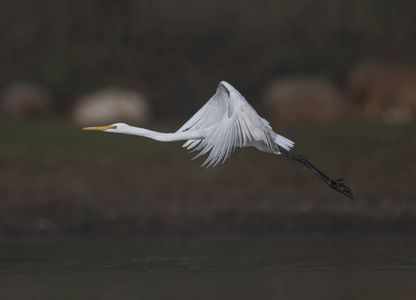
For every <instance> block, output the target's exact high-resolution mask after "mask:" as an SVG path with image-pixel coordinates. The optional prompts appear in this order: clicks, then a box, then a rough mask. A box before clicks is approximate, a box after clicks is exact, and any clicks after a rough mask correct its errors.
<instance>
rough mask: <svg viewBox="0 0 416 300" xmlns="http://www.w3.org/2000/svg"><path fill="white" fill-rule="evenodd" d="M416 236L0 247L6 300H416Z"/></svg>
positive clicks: (34, 241)
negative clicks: (415, 298)
mask: <svg viewBox="0 0 416 300" xmlns="http://www.w3.org/2000/svg"><path fill="white" fill-rule="evenodd" d="M415 237H416V236H413V235H406V234H389V235H378V236H373V235H370V234H368V235H361V236H354V235H341V236H340V235H337V236H330V235H325V234H286V235H260V236H259V235H216V236H214V235H212V236H203V237H196V236H161V235H155V236H135V237H131V236H130V237H125V238H120V237H118V238H115V237H100V238H94V237H85V236H83V237H73V236H72V237H48V238H33V237H32V238H30V237H26V238H22V239H10V238H9V239H6V238H3V239H2V240H1V241H0V298H1V299H335V298H337V299H414V297H415V296H414V295H416V251H415V250H416V239H415Z"/></svg>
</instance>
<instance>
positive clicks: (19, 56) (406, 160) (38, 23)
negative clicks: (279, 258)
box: [0, 0, 416, 234]
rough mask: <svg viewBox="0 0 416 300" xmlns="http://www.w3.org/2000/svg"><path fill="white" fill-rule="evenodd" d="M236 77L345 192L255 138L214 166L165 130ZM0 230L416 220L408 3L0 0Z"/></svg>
mask: <svg viewBox="0 0 416 300" xmlns="http://www.w3.org/2000/svg"><path fill="white" fill-rule="evenodd" d="M221 80H226V81H228V82H230V83H231V84H232V85H234V86H235V87H236V88H237V89H238V90H239V91H240V92H241V93H242V94H243V95H244V96H245V97H246V98H247V100H248V101H249V102H250V103H251V104H252V105H253V106H254V107H255V109H256V110H257V111H258V112H259V113H260V114H261V115H262V116H263V117H264V118H266V119H267V120H269V121H270V122H271V125H272V126H273V128H274V129H275V131H276V132H278V133H279V134H281V135H283V136H285V137H288V138H290V139H292V140H294V141H295V142H296V145H295V148H294V149H293V152H294V153H297V154H301V155H304V156H306V157H307V158H308V159H309V160H310V161H311V162H312V163H313V164H315V165H316V166H317V167H318V168H320V169H322V170H323V171H324V173H326V174H327V175H328V176H330V177H331V178H338V177H345V178H346V180H347V183H348V185H349V186H350V187H351V189H352V190H353V192H354V194H355V200H354V201H351V200H349V199H348V198H346V197H344V196H342V195H341V194H338V193H336V192H334V191H333V190H331V189H330V188H328V187H327V186H326V185H325V184H324V183H323V182H321V181H320V180H319V178H317V177H316V176H314V175H313V174H312V173H311V172H310V171H309V170H307V169H306V168H304V167H303V166H301V165H300V164H298V163H295V162H292V161H287V160H285V159H283V158H280V157H275V156H272V155H269V154H266V153H261V152H259V151H257V150H255V149H243V150H240V149H237V150H236V151H235V153H234V154H233V155H232V156H231V158H230V159H229V160H228V161H227V162H226V163H225V164H224V165H220V166H218V167H216V168H213V169H203V168H200V164H201V163H202V162H203V160H202V159H199V160H196V161H190V158H192V154H191V155H190V154H187V153H186V150H184V149H182V148H181V143H172V144H166V143H158V142H155V141H152V140H147V139H144V138H138V137H129V136H120V135H110V134H102V133H97V132H83V131H82V130H81V128H82V127H83V126H85V125H106V124H110V123H113V122H126V123H129V124H132V125H138V126H143V127H148V128H151V129H154V130H160V131H166V132H173V131H176V130H177V129H178V128H179V127H180V126H181V125H182V124H183V123H184V122H185V121H186V120H187V119H188V118H190V117H191V116H192V114H193V113H194V112H195V111H196V110H197V109H199V107H201V106H202V105H203V104H204V103H205V102H206V101H207V100H208V99H209V98H210V97H211V96H212V95H213V94H214V93H215V91H216V87H217V85H218V83H219V82H220V81H221ZM0 118H1V122H0V141H1V142H0V233H1V234H42V233H143V232H144V233H148V232H174V233H178V232H198V233H199V232H217V231H226V232H228V231H231V232H239V231H250V232H282V231H325V232H338V231H397V230H400V231H413V230H415V229H416V221H415V220H416V219H415V217H416V205H415V202H414V199H415V197H416V187H415V184H414V180H415V179H416V171H415V170H416V162H415V159H414V156H413V155H414V149H415V147H416V137H415V134H414V132H415V129H416V125H415V118H416V9H415V6H414V3H413V1H410V0H399V1H394V2H392V1H374V0H360V1H358V0H352V1H341V0H325V1H318V0H305V1H289V0H282V1H268V0H264V1H245V0H243V1H241V0H239V1H236V0H230V1H226V0H225V1H224V0H221V1H218V0H212V1H204V0H196V1H160V0H154V1H131V0H130V1H128V0H119V1H88V0H87V1H86V0H83V1H78V0H56V1H31V0H20V1H9V0H3V1H1V2H0Z"/></svg>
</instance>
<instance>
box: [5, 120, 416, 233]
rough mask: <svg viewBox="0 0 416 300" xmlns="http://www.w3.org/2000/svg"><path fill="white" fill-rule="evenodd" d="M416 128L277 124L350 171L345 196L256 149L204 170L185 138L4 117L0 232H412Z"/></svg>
mask: <svg viewBox="0 0 416 300" xmlns="http://www.w3.org/2000/svg"><path fill="white" fill-rule="evenodd" d="M178 125H179V123H178V124H177V125H173V126H172V125H171V124H170V125H169V126H167V125H159V126H152V127H153V128H155V127H156V129H159V130H162V131H173V130H174V129H175V128H176V127H178ZM415 129H416V127H415V125H406V126H393V127H391V126H385V125H379V124H335V125H312V126H311V125H310V126H297V127H286V128H281V129H280V130H279V129H277V130H276V131H278V132H279V133H281V134H282V135H284V136H286V137H288V138H291V139H293V140H294V141H295V142H296V145H295V148H294V150H293V152H294V153H297V154H301V155H304V156H306V157H307V158H308V159H309V160H310V161H311V162H312V163H314V164H315V165H316V166H318V167H319V168H321V169H322V170H323V171H324V172H325V173H327V175H328V176H330V177H333V178H337V177H345V178H346V180H347V183H348V184H349V185H350V187H351V189H352V190H353V192H354V194H355V200H354V201H351V200H349V199H348V198H347V197H345V196H343V195H341V194H338V193H336V192H334V191H333V190H331V189H330V188H328V187H327V186H326V185H325V184H324V183H323V182H321V181H320V180H319V178H317V177H316V176H314V175H313V174H312V173H311V172H310V171H309V170H307V169H306V168H305V167H303V166H301V165H300V164H297V163H296V162H293V161H289V160H286V159H284V158H281V157H275V156H273V155H270V154H266V153H261V152H259V151H257V150H255V149H243V150H240V149H237V150H236V152H235V153H234V154H233V155H232V156H231V158H230V159H229V160H228V161H227V162H226V163H225V164H224V165H221V166H218V167H216V168H214V169H204V168H200V164H202V162H203V160H202V159H199V160H196V161H191V160H190V159H191V158H192V154H191V155H189V154H187V153H186V151H185V150H184V149H182V148H181V144H180V143H171V144H167V143H158V142H155V141H151V140H147V139H143V138H137V137H130V136H119V135H110V134H103V133H96V132H94V133H91V132H83V131H81V130H80V129H79V128H74V127H71V126H67V125H64V124H60V123H57V124H44V125H19V126H17V125H16V126H14V125H6V124H3V125H2V126H1V128H0V135H1V140H2V145H1V147H0V172H1V173H0V199H1V200H0V233H1V234H33V233H36V234H37V233H94V232H101V233H135V232H212V231H262V232H278V231H361V230H401V231H408V230H416V222H415V220H416V204H415V201H414V199H415V196H416V186H415V185H414V179H415V178H416V160H414V159H413V158H412V156H413V154H414V149H415V147H416V136H415V134H414V132H415Z"/></svg>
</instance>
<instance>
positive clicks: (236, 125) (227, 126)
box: [84, 81, 353, 199]
mask: <svg viewBox="0 0 416 300" xmlns="http://www.w3.org/2000/svg"><path fill="white" fill-rule="evenodd" d="M84 130H100V131H104V132H113V133H123V134H130V135H138V136H143V137H147V138H151V139H154V140H157V141H161V142H173V141H181V140H186V143H185V144H184V145H183V147H186V148H187V149H193V151H200V153H199V154H198V155H197V156H195V157H194V159H195V158H198V157H200V156H201V155H204V154H206V153H207V152H209V151H211V152H210V154H209V156H208V158H207V159H206V160H205V162H204V163H203V164H202V166H207V167H209V166H216V165H217V164H218V163H220V162H224V161H225V160H226V159H227V158H228V157H229V156H230V155H231V153H232V152H233V151H234V150H235V148H236V147H240V148H242V147H256V148H257V149H259V150H260V151H264V152H268V153H273V154H277V155H281V156H283V157H287V158H290V159H293V160H295V161H298V162H300V163H302V164H304V165H305V166H307V167H308V168H309V169H311V170H312V171H313V172H314V173H315V174H316V175H318V176H319V177H320V178H321V179H322V180H323V181H325V182H326V183H327V184H328V185H329V186H330V187H331V188H333V189H334V190H336V191H337V192H340V193H342V194H344V195H346V196H348V197H350V198H351V199H353V194H352V192H351V190H350V188H349V187H348V186H347V185H346V184H345V183H344V180H343V179H338V180H332V179H330V178H329V177H327V176H326V175H325V174H323V173H322V172H321V171H319V170H318V169H317V168H316V167H315V166H313V165H312V164H311V163H310V162H309V161H308V160H306V159H305V158H304V157H302V156H299V155H292V154H289V153H288V152H285V151H281V150H280V149H279V147H280V148H283V149H284V150H286V151H289V150H290V149H291V148H292V147H293V145H294V142H292V141H291V140H289V139H287V138H285V137H283V136H281V135H279V134H277V133H275V132H274V131H273V129H272V127H271V126H270V124H269V122H268V121H267V120H265V119H263V118H262V117H260V116H259V115H258V114H257V112H256V111H255V110H254V109H253V107H252V106H251V105H250V104H249V103H248V102H247V100H246V99H245V98H244V97H243V96H242V95H241V94H240V93H239V92H238V91H237V90H236V89H235V88H234V87H233V86H232V85H231V84H229V83H227V82H225V81H221V82H220V84H219V85H218V88H217V92H216V93H215V95H214V96H212V97H211V99H210V100H209V101H208V102H207V103H206V104H205V105H204V106H203V107H202V108H201V109H200V110H199V111H198V112H197V113H196V114H195V115H193V116H192V118H190V119H189V121H187V122H186V123H185V124H184V125H183V126H182V127H181V128H179V130H178V131H176V132H175V133H161V132H156V131H152V130H148V129H144V128H138V127H133V126H130V125H127V124H124V123H116V124H112V125H108V126H97V127H85V128H84Z"/></svg>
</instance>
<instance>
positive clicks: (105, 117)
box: [72, 87, 151, 126]
mask: <svg viewBox="0 0 416 300" xmlns="http://www.w3.org/2000/svg"><path fill="white" fill-rule="evenodd" d="M150 117H151V109H150V106H149V104H148V102H147V100H146V99H145V98H144V97H143V96H142V95H141V94H139V93H138V92H136V91H133V90H129V89H121V88H112V87H109V88H105V89H102V90H98V91H96V92H93V93H91V94H88V95H85V96H82V97H81V98H80V99H79V100H78V101H77V103H76V105H75V106H74V108H73V111H72V119H73V121H74V122H75V123H76V124H78V125H82V126H86V125H101V124H104V125H105V124H111V123H115V122H124V123H131V124H143V123H146V122H148V121H149V120H150Z"/></svg>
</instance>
